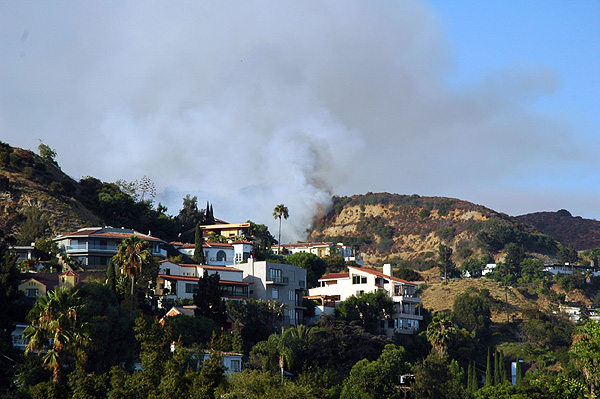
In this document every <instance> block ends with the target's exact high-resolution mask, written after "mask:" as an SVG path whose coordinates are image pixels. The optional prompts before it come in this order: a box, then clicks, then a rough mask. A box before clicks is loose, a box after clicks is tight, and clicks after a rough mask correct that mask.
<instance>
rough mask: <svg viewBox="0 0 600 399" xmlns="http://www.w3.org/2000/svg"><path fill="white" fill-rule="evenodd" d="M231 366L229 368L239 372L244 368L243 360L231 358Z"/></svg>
mask: <svg viewBox="0 0 600 399" xmlns="http://www.w3.org/2000/svg"><path fill="white" fill-rule="evenodd" d="M229 366H230V367H229V369H230V370H231V371H233V372H234V373H239V372H240V371H241V370H242V362H241V360H231V362H229Z"/></svg>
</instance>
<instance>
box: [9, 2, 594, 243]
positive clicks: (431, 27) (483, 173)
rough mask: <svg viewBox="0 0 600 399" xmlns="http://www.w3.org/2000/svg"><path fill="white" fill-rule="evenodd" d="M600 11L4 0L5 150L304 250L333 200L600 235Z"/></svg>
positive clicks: (473, 5)
mask: <svg viewBox="0 0 600 399" xmlns="http://www.w3.org/2000/svg"><path fill="white" fill-rule="evenodd" d="M599 19H600V2H597V1H583V0H582V1H574V2H558V1H551V2H550V1H549V2H539V1H527V0H526V1H512V0H508V1H507V0H504V1H500V0H497V1H496V0H490V1H486V2H481V1H476V0H472V1H467V0H462V1H461V0H458V1H453V2H448V1H443V0H430V1H426V0H421V1H419V0H411V1H402V0H395V1H391V0H390V1H384V0H381V1H375V0H373V1H354V0H346V1H311V0H307V1H296V2H294V1H247V0H245V1H222V2H209V1H205V2H196V1H174V2H168V3H167V2H158V1H86V2H73V1H56V2H51V3H49V2H47V3H39V2H9V1H4V2H0V54H1V56H2V62H0V76H1V78H0V140H1V141H4V142H7V143H9V144H10V145H12V146H15V147H21V148H27V149H31V150H34V151H37V147H38V145H39V144H40V140H42V141H43V142H44V143H45V144H47V145H49V146H50V147H52V148H53V149H55V150H56V152H57V154H58V155H57V161H58V163H59V164H60V165H61V167H62V169H63V171H64V172H66V173H67V174H69V175H70V176H71V177H73V178H75V179H79V178H81V177H82V176H88V175H89V176H94V177H96V178H99V179H101V180H103V181H107V182H114V181H116V180H118V179H124V180H127V181H134V180H136V179H141V178H142V177H143V176H148V177H149V178H150V179H152V181H153V182H154V183H155V184H156V188H157V196H156V198H155V199H154V201H155V203H158V202H161V203H162V204H164V205H166V206H167V207H168V209H169V211H168V213H170V214H177V213H178V211H179V209H180V208H181V205H182V198H183V197H184V196H185V195H186V194H191V195H192V196H194V195H196V196H197V197H198V203H199V205H200V206H201V207H203V206H204V204H205V203H206V201H210V202H211V204H213V208H214V212H215V216H216V217H218V218H221V219H224V220H227V221H229V222H233V223H235V222H242V221H246V220H248V219H250V220H253V221H255V222H257V223H262V224H267V225H268V226H269V228H270V230H271V231H272V232H276V231H277V221H275V220H274V218H273V216H272V213H273V208H274V207H275V206H276V205H277V204H281V203H283V204H285V205H286V206H287V207H288V208H289V215H290V217H289V219H288V220H287V221H285V222H284V223H283V226H282V241H284V242H288V241H290V242H293V241H296V240H301V239H304V238H305V233H306V230H307V229H308V228H309V227H310V225H311V221H312V219H313V217H314V216H315V215H318V214H320V213H322V212H325V211H326V210H327V209H328V207H329V206H330V204H331V196H332V195H339V196H343V195H353V194H362V193H366V192H383V191H385V192H391V193H398V194H419V195H423V196H447V197H453V198H459V199H462V200H466V201H470V202H474V203H477V204H481V205H484V206H487V207H489V208H492V209H494V210H496V211H499V212H504V213H507V214H509V215H515V216H516V215H520V214H525V213H531V212H538V211H557V210H559V209H568V210H569V211H570V212H571V213H572V214H573V215H576V216H582V217H584V218H591V219H597V220H598V219H600V209H599V207H598V205H597V198H599V197H600V179H599V178H598V171H599V169H600V137H599V135H598V133H599V127H600V112H599V111H600V109H599V108H600V107H599V102H598V100H597V98H598V93H599V92H600V78H599V77H598V76H599V74H598V71H599V70H600V24H598V23H597V21H598V20H599Z"/></svg>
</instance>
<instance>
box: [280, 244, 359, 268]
mask: <svg viewBox="0 0 600 399" xmlns="http://www.w3.org/2000/svg"><path fill="white" fill-rule="evenodd" d="M271 250H272V251H273V253H275V254H279V246H278V245H273V246H272V247H271ZM299 252H307V253H311V254H314V255H317V256H318V257H320V258H323V257H325V256H330V255H333V254H337V255H340V256H342V257H343V258H344V261H346V262H350V261H354V262H356V263H357V264H359V265H362V264H363V261H362V259H361V258H360V257H359V256H357V255H356V254H355V251H354V248H352V247H351V246H348V245H344V244H343V243H341V242H338V243H335V244H334V243H333V242H299V243H295V244H281V254H282V255H292V254H295V253H299Z"/></svg>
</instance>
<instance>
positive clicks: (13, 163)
mask: <svg viewBox="0 0 600 399" xmlns="http://www.w3.org/2000/svg"><path fill="white" fill-rule="evenodd" d="M8 163H9V165H10V167H11V168H15V169H20V168H21V157H20V156H19V154H17V153H15V152H11V153H10V155H9V162H8Z"/></svg>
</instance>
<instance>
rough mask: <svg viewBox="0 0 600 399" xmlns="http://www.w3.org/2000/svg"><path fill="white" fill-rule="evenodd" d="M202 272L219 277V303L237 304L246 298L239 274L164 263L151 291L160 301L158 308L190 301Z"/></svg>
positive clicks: (227, 269)
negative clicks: (176, 301)
mask: <svg viewBox="0 0 600 399" xmlns="http://www.w3.org/2000/svg"><path fill="white" fill-rule="evenodd" d="M205 271H206V272H207V273H208V274H209V275H212V274H215V273H219V278H220V281H219V285H220V286H221V289H222V295H223V299H226V300H238V301H239V300H244V299H247V298H248V297H249V295H248V286H249V284H248V283H247V282H244V279H243V272H242V271H241V270H239V269H237V268H233V267H226V266H212V265H196V264H178V263H173V262H171V261H166V260H165V261H161V262H160V269H159V272H158V277H157V279H156V291H155V294H156V295H158V296H160V297H162V303H163V305H162V306H168V305H172V304H175V300H176V299H179V300H182V299H193V297H194V293H195V292H196V291H198V281H199V280H200V278H201V277H203V276H204V272H205Z"/></svg>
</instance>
